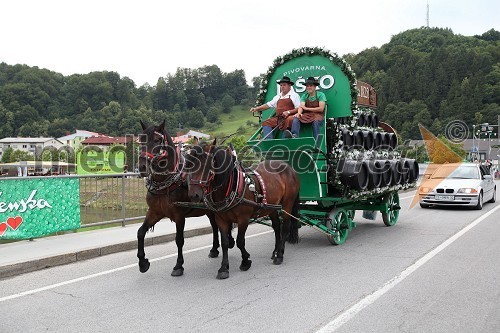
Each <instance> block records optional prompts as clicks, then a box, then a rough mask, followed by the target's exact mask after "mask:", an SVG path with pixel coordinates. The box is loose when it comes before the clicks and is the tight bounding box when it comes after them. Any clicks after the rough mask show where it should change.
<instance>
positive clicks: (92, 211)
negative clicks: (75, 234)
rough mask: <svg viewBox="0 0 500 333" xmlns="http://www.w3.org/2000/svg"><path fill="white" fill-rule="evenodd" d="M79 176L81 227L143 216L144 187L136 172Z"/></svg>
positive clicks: (144, 206)
mask: <svg viewBox="0 0 500 333" xmlns="http://www.w3.org/2000/svg"><path fill="white" fill-rule="evenodd" d="M78 178H80V216H81V228H88V227H92V226H100V225H107V224H117V223H121V225H122V226H125V224H126V223H127V222H131V221H137V220H142V219H144V217H145V215H144V214H145V212H146V211H147V209H148V206H147V204H146V193H147V189H146V187H145V186H144V180H143V178H140V177H139V174H138V173H124V174H114V175H85V176H78Z"/></svg>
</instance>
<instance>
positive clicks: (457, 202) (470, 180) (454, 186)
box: [418, 163, 496, 209]
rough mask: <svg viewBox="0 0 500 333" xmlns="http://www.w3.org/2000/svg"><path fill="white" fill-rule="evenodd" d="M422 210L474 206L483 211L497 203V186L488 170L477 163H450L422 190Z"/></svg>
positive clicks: (427, 182)
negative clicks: (485, 205) (434, 207)
mask: <svg viewBox="0 0 500 333" xmlns="http://www.w3.org/2000/svg"><path fill="white" fill-rule="evenodd" d="M418 194H419V199H420V207H422V208H428V207H430V206H431V205H432V206H470V207H474V208H476V209H482V208H483V203H484V202H495V201H496V185H495V181H494V180H493V176H492V175H491V174H490V173H489V172H488V170H487V169H486V168H485V167H484V166H483V165H480V164H476V163H449V164H443V165H442V166H440V167H439V168H437V169H436V170H435V171H434V172H433V173H432V174H431V175H430V177H429V178H428V179H424V180H423V181H422V183H421V185H420V187H419V188H418Z"/></svg>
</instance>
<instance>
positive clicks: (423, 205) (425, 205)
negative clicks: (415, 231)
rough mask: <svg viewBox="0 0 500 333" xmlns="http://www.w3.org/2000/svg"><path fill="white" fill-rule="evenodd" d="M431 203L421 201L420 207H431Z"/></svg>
mask: <svg viewBox="0 0 500 333" xmlns="http://www.w3.org/2000/svg"><path fill="white" fill-rule="evenodd" d="M429 206H430V205H429V204H426V203H420V207H422V208H429Z"/></svg>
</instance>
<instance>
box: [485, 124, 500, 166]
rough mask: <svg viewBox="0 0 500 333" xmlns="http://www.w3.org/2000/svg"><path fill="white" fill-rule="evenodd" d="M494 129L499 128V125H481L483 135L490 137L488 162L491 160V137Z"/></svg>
mask: <svg viewBox="0 0 500 333" xmlns="http://www.w3.org/2000/svg"><path fill="white" fill-rule="evenodd" d="M493 127H498V125H490V124H488V123H483V124H481V133H485V134H486V135H488V160H490V159H491V135H492V134H495V133H493Z"/></svg>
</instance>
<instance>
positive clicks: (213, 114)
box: [207, 106, 219, 123]
mask: <svg viewBox="0 0 500 333" xmlns="http://www.w3.org/2000/svg"><path fill="white" fill-rule="evenodd" d="M218 120H219V110H218V109H217V108H216V107H214V106H212V107H211V108H210V109H208V112H207V121H208V122H211V123H216V122H217V121H218Z"/></svg>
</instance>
